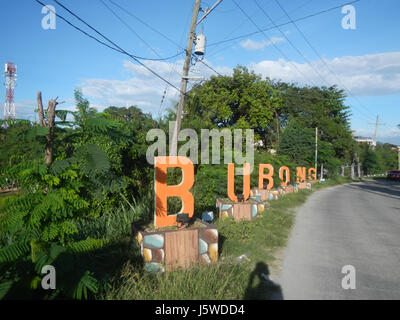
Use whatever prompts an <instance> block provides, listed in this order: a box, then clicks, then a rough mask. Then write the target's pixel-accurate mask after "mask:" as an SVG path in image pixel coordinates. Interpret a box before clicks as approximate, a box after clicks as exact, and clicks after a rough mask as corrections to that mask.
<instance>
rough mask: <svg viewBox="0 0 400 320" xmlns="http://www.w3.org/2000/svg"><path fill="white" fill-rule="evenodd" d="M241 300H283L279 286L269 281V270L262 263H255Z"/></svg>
mask: <svg viewBox="0 0 400 320" xmlns="http://www.w3.org/2000/svg"><path fill="white" fill-rule="evenodd" d="M243 299H244V300H283V294H282V289H281V286H280V285H279V284H276V283H274V282H273V281H272V280H271V279H269V269H268V266H267V265H266V264H265V263H264V262H257V265H256V268H255V269H254V270H253V271H252V272H251V274H250V277H249V283H248V284H247V288H246V292H245V294H244V298H243Z"/></svg>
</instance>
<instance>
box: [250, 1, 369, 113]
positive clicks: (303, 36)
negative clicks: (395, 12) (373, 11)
mask: <svg viewBox="0 0 400 320" xmlns="http://www.w3.org/2000/svg"><path fill="white" fill-rule="evenodd" d="M254 1H255V0H254ZM358 1H360V0H358ZM275 2H276V3H277V4H278V6H279V7H280V8H281V10H282V11H283V12H284V13H285V15H286V16H287V17H288V19H289V20H290V22H291V23H292V24H293V25H294V26H295V28H296V29H297V31H298V32H299V33H300V34H301V36H302V38H303V39H304V40H305V41H306V42H307V44H308V45H309V47H310V48H311V49H312V50H313V51H314V53H315V54H316V55H317V56H318V57H319V59H320V60H321V61H322V63H323V64H324V65H325V66H326V68H327V69H328V70H329V71H330V73H331V74H333V75H334V76H335V78H336V80H337V81H338V82H339V83H340V85H341V86H342V87H343V88H344V89H345V90H346V91H347V92H348V93H349V94H350V95H351V96H352V97H354V98H355V99H356V100H357V101H358V103H359V104H360V105H361V106H362V104H361V102H360V101H359V100H358V98H357V97H355V96H354V95H353V93H352V92H351V91H350V90H349V89H348V88H346V86H345V85H344V84H343V83H342V81H341V80H340V78H339V77H338V76H337V75H336V73H335V72H334V71H333V70H332V69H331V68H330V67H329V65H328V64H327V63H326V61H325V60H324V59H323V58H322V57H321V55H320V54H319V52H318V51H317V50H316V49H315V47H314V46H313V45H312V44H311V42H310V41H309V40H308V39H307V37H306V35H305V34H304V33H303V32H302V31H301V29H300V28H299V27H298V25H297V24H296V22H295V21H294V20H293V19H292V18H291V17H290V15H289V13H288V12H287V11H286V9H285V8H284V7H283V6H282V5H281V3H280V2H279V0H275ZM364 108H365V107H364ZM365 109H366V110H367V111H368V112H369V113H371V114H372V112H371V111H369V110H368V109H367V108H365ZM367 117H368V118H369V116H367Z"/></svg>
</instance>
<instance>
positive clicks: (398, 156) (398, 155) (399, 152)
mask: <svg viewBox="0 0 400 320" xmlns="http://www.w3.org/2000/svg"><path fill="white" fill-rule="evenodd" d="M397 161H398V169H399V170H400V146H398V147H397Z"/></svg>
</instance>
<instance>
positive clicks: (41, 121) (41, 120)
mask: <svg viewBox="0 0 400 320" xmlns="http://www.w3.org/2000/svg"><path fill="white" fill-rule="evenodd" d="M37 104H38V114H39V124H40V125H41V126H42V127H46V124H45V122H44V114H43V102H42V92H41V91H39V92H38V94H37Z"/></svg>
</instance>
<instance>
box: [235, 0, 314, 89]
mask: <svg viewBox="0 0 400 320" xmlns="http://www.w3.org/2000/svg"><path fill="white" fill-rule="evenodd" d="M232 1H233V3H234V4H235V5H236V6H237V7H238V8H239V10H240V11H241V12H242V13H243V14H244V15H245V16H246V17H247V18H248V19H249V20H250V21H251V22H252V23H253V24H254V26H255V27H256V28H257V29H259V30H260V32H261V33H262V34H263V35H264V37H265V38H266V39H267V40H268V42H269V43H270V44H271V45H272V46H273V47H274V48H275V49H276V50H277V51H279V53H280V54H281V55H282V56H283V57H284V58H285V59H286V60H287V61H288V63H290V64H291V65H292V66H293V67H294V68H295V69H296V70H297V72H298V73H299V74H300V75H301V76H302V77H303V78H304V79H305V80H306V81H308V82H310V83H312V84H313V85H314V86H316V85H315V83H314V82H313V81H312V80H311V81H310V80H309V79H308V78H307V77H306V75H305V74H304V73H303V72H301V71H300V69H299V68H298V67H297V66H296V64H294V63H293V62H291V61H290V59H289V58H288V56H287V55H286V54H285V53H284V52H283V51H282V50H281V49H280V48H279V47H278V46H277V45H275V43H274V42H273V41H272V40H271V39H270V38H269V37H268V36H267V35H266V33H265V32H264V31H262V30H261V29H260V27H259V26H258V25H257V23H255V21H254V20H253V19H252V18H251V17H250V16H249V15H248V14H247V13H246V11H244V10H243V8H242V7H241V6H240V5H239V4H238V3H237V2H236V1H235V0H232Z"/></svg>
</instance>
